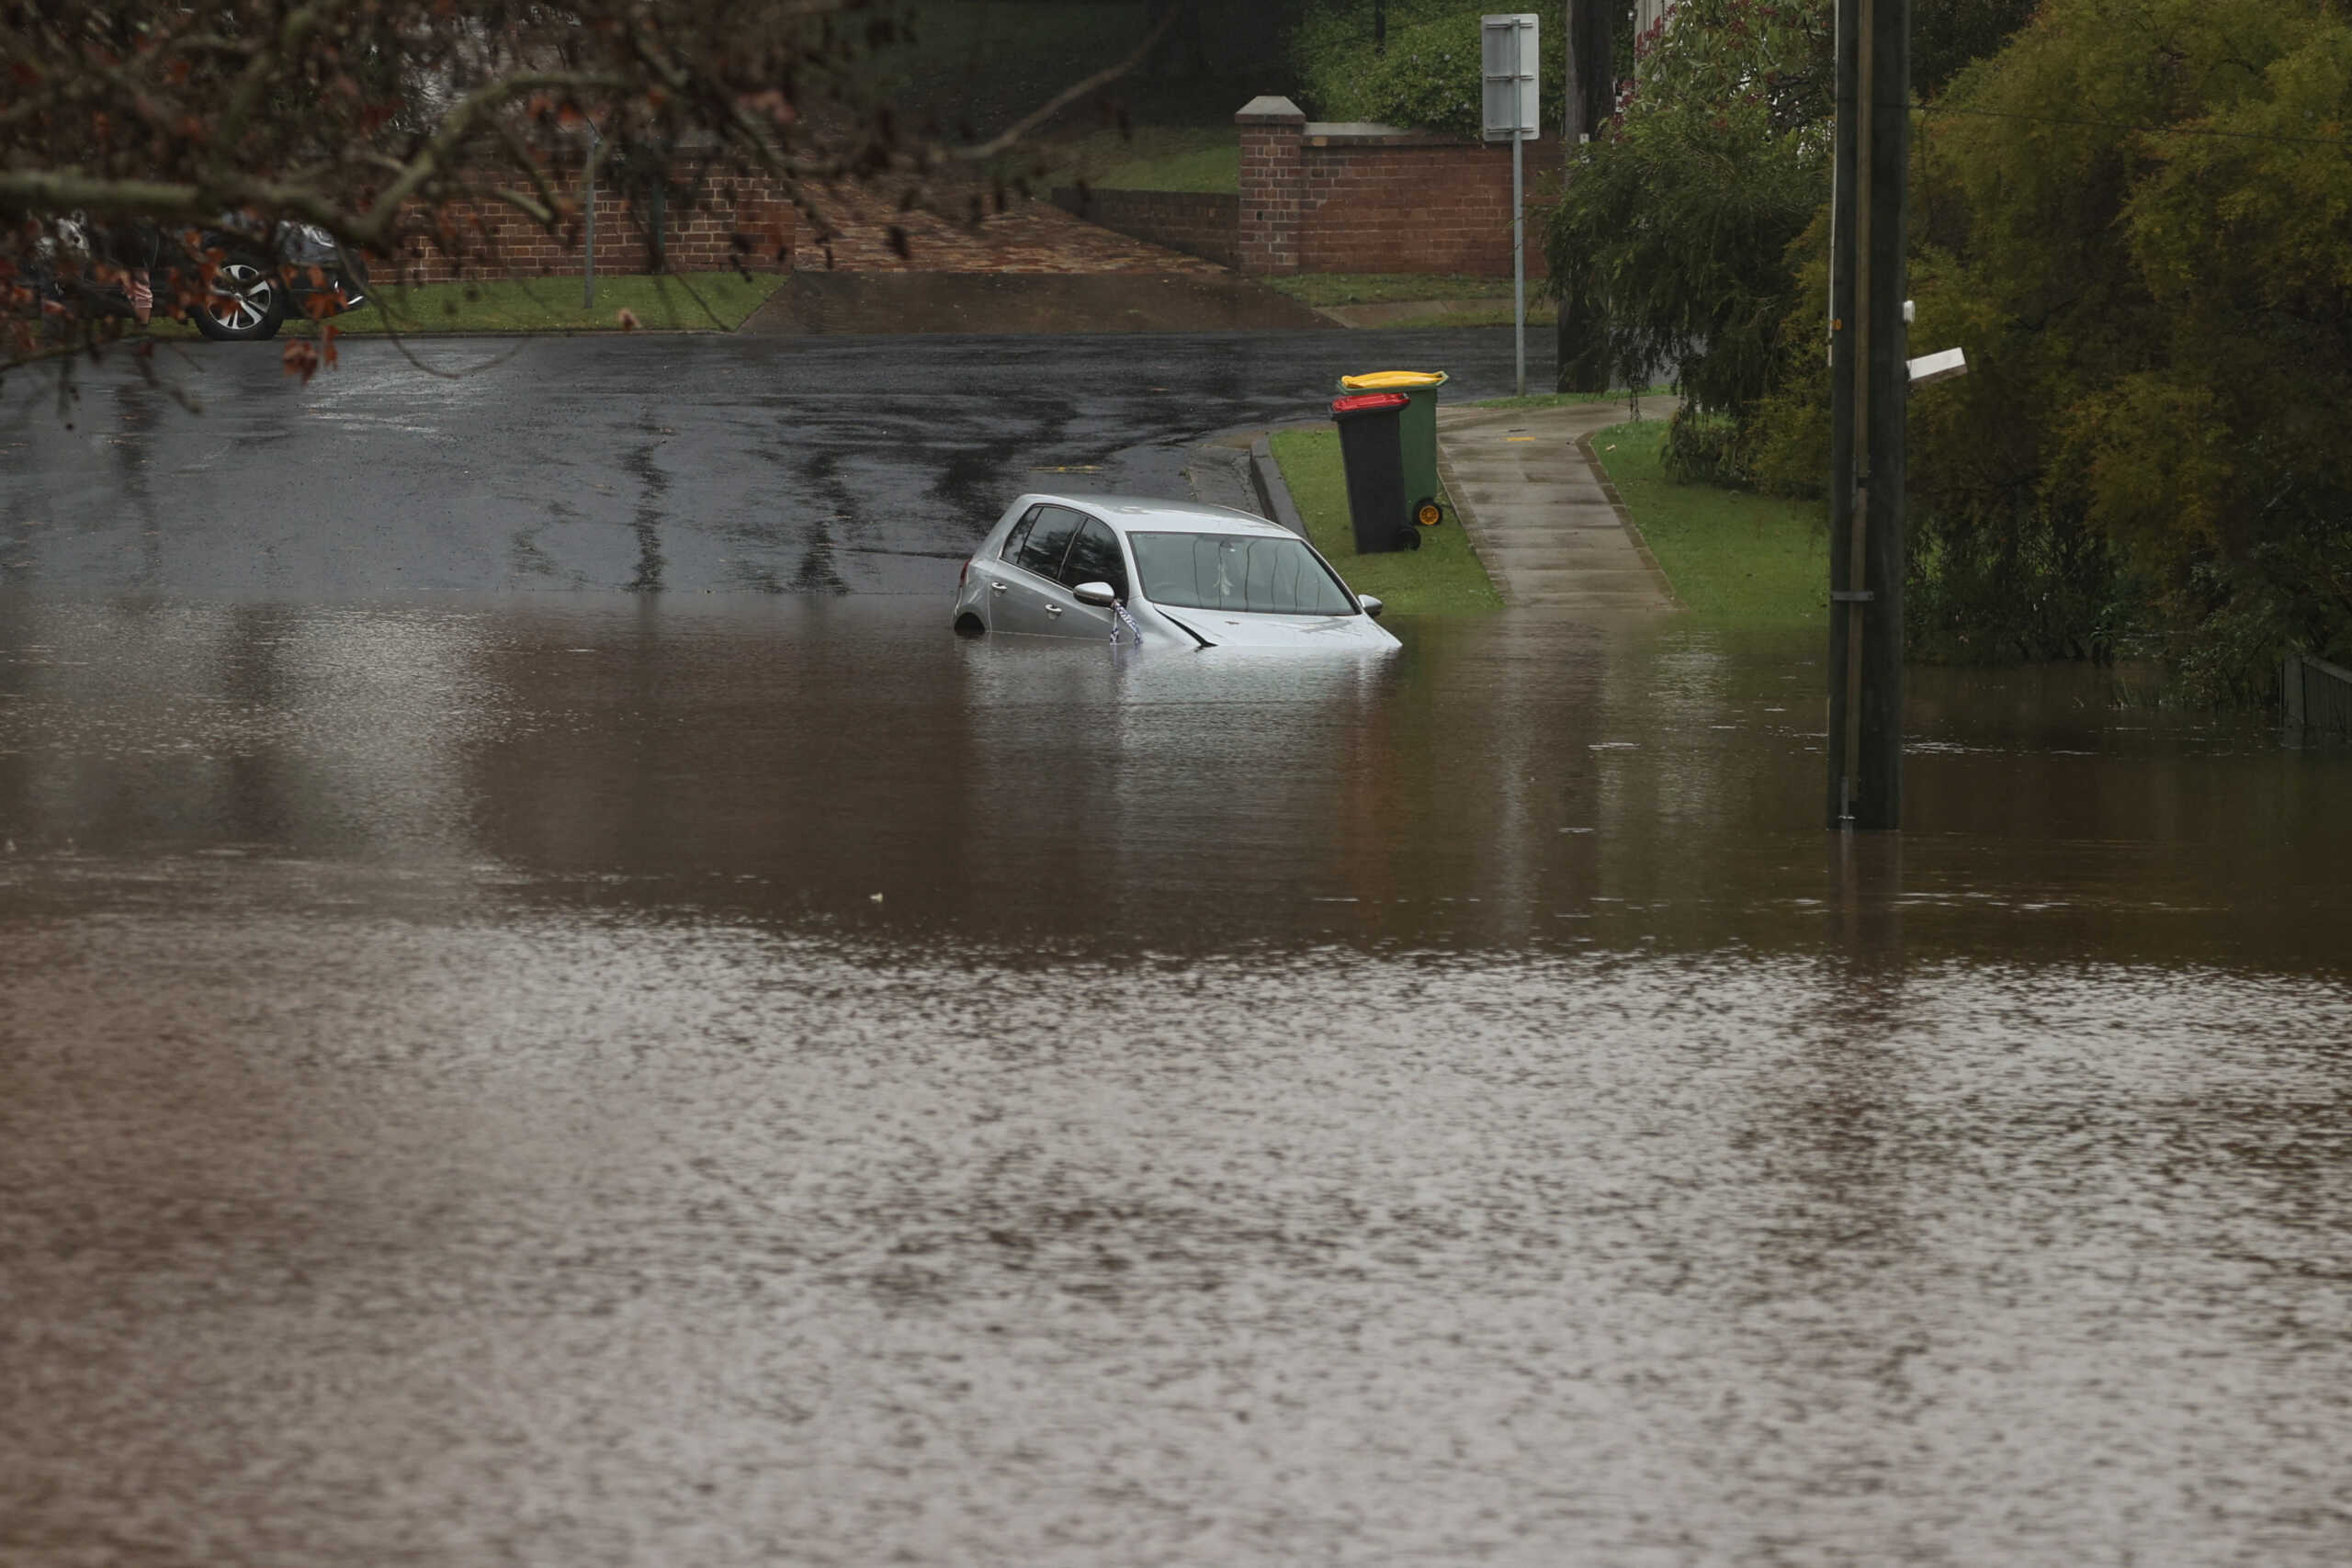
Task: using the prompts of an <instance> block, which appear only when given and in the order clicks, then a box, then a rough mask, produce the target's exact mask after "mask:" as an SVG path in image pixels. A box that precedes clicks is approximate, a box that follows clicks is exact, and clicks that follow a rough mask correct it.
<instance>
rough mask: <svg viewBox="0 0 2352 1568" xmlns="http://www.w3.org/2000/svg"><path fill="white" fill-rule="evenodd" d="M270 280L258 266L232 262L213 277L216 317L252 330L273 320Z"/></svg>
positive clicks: (224, 323) (245, 330)
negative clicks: (270, 308)
mask: <svg viewBox="0 0 2352 1568" xmlns="http://www.w3.org/2000/svg"><path fill="white" fill-rule="evenodd" d="M271 292H272V291H271V288H270V282H269V279H268V278H266V277H264V276H262V275H261V270H260V269H259V268H258V267H253V266H248V265H245V264H244V263H243V262H232V263H230V264H229V265H227V266H224V267H222V268H221V269H220V271H219V272H217V273H215V274H213V276H212V306H211V309H212V319H213V320H214V321H218V322H220V324H221V325H222V326H224V327H229V328H232V329H233V330H234V331H237V332H241V333H248V332H251V331H253V330H254V328H255V327H258V326H260V325H261V324H262V322H263V321H266V320H268V319H269V302H270V295H271Z"/></svg>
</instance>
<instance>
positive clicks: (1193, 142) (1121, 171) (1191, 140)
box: [1032, 125, 1241, 196]
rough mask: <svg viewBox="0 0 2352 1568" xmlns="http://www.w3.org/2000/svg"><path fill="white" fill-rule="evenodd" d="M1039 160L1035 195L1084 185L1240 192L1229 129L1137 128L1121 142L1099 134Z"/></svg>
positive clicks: (1236, 137) (1235, 139) (1237, 152)
mask: <svg viewBox="0 0 2352 1568" xmlns="http://www.w3.org/2000/svg"><path fill="white" fill-rule="evenodd" d="M1042 158H1043V160H1044V162H1045V163H1046V172H1045V173H1044V174H1043V175H1035V176H1033V177H1032V188H1033V189H1036V188H1038V187H1039V186H1044V187H1047V188H1050V187H1051V186H1066V185H1073V184H1075V183H1077V182H1078V181H1080V180H1084V181H1085V182H1086V183H1087V184H1088V185H1090V186H1096V187H1098V188H1100V189H1103V190H1177V191H1210V192H1215V193H1219V194H1222V195H1226V196H1234V195H1238V194H1239V192H1240V190H1241V133H1240V130H1239V129H1238V127H1235V126H1231V125H1223V126H1194V125H1138V126H1136V127H1135V128H1134V130H1133V131H1132V132H1131V133H1129V134H1127V135H1124V136H1123V135H1121V134H1120V133H1119V132H1118V131H1116V130H1101V131H1096V132H1095V133H1094V134H1092V135H1091V136H1085V137H1080V139H1079V140H1077V141H1071V142H1065V143H1062V144H1061V145H1059V146H1056V147H1052V148H1050V149H1049V150H1048V151H1046V152H1044V153H1043V154H1042ZM1040 194H1041V195H1042V194H1043V191H1042V190H1040Z"/></svg>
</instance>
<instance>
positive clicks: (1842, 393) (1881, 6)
mask: <svg viewBox="0 0 2352 1568" xmlns="http://www.w3.org/2000/svg"><path fill="white" fill-rule="evenodd" d="M1910 142H1911V0H1838V133H1837V143H1836V158H1835V166H1836V186H1835V192H1836V194H1835V196H1834V197H1833V198H1832V202H1831V235H1832V238H1831V243H1830V285H1829V380H1830V437H1829V539H1830V549H1829V737H1828V739H1829V744H1828V755H1829V779H1828V786H1829V787H1828V819H1829V826H1830V827H1831V828H1833V829H1849V830H1850V829H1894V828H1899V827H1901V826H1902V823H1903V554H1904V540H1903V533H1904V525H1903V489H1904V449H1903V435H1904V406H1905V400H1906V397H1907V395H1908V391H1909V387H1910V382H1911V379H1912V378H1913V376H1914V375H1915V374H1922V371H1921V370H1919V369H1915V368H1914V367H1911V366H1909V365H1908V364H1907V363H1906V361H1905V355H1904V346H1905V331H1904V329H1905V300H1904V291H1905V279H1904V249H1905V218H1906V211H1905V209H1906V206H1907V202H1908V197H1907V193H1906V190H1905V184H1906V181H1905V173H1906V170H1907V169H1908V166H1909V159H1910ZM1925 363H1926V362H1922V365H1923V367H1924V365H1925Z"/></svg>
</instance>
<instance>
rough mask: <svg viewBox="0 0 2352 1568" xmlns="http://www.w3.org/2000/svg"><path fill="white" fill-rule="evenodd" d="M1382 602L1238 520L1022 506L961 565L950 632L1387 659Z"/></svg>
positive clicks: (1114, 503) (1255, 523) (1128, 504)
mask: <svg viewBox="0 0 2352 1568" xmlns="http://www.w3.org/2000/svg"><path fill="white" fill-rule="evenodd" d="M1379 615H1380V601H1379V600H1377V599H1370V598H1365V597H1363V596H1362V595H1360V594H1357V593H1353V592H1350V591H1349V588H1348V585H1347V584H1346V583H1344V582H1342V581H1340V574H1339V573H1338V572H1336V571H1333V570H1331V565H1330V563H1329V561H1327V560H1325V559H1324V558H1322V557H1321V556H1320V555H1318V554H1317V552H1316V550H1315V547H1313V546H1312V545H1309V544H1308V543H1307V542H1306V540H1304V539H1302V538H1300V537H1299V536H1297V535H1295V534H1294V533H1292V532H1290V531H1289V530H1288V529H1286V528H1282V527H1278V526H1276V525H1273V524H1272V523H1269V522H1267V521H1266V520H1265V519H1264V518H1262V517H1252V516H1250V514H1249V513H1246V512H1233V511H1229V510H1227V508H1225V507H1222V506H1201V505H1195V504H1194V503H1193V502H1182V501H1134V500H1129V499H1127V498H1125V497H1122V496H1103V495H1092V496H1061V495H1024V496H1023V497H1021V498H1020V499H1019V500H1017V501H1015V502H1013V503H1012V505H1011V506H1010V507H1008V508H1006V509H1005V513H1004V515H1003V516H1002V517H1001V518H999V519H997V524H996V526H995V527H993V528H991V529H989V536H988V537H987V538H986V539H983V540H982V541H981V542H980V547H979V548H978V550H976V551H974V552H973V554H972V558H971V559H970V560H967V561H966V562H965V563H964V572H963V577H962V581H961V582H960V583H959V585H958V586H957V589H956V630H957V631H959V632H964V633H967V634H968V635H973V636H977V635H978V634H979V633H982V632H1010V633H1014V634H1023V635H1027V636H1031V637H1081V638H1083V637H1091V638H1092V639H1093V640H1095V641H1097V642H1103V643H1114V642H1115V643H1127V644H1139V645H1145V646H1157V647H1166V648H1182V649H1203V648H1253V649H1305V650H1310V651H1311V650H1318V649H1320V650H1329V651H1334V652H1337V651H1340V650H1343V649H1389V648H1395V647H1397V639H1396V638H1395V637H1391V636H1389V635H1388V633H1387V632H1385V631H1384V630H1383V629H1381V628H1380V627H1379V626H1374V624H1373V622H1374V620H1375V619H1377V618H1378V616H1379Z"/></svg>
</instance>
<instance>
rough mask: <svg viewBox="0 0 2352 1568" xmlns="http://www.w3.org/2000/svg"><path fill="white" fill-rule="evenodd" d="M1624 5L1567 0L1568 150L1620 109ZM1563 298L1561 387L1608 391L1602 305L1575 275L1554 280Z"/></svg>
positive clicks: (1557, 330)
mask: <svg viewBox="0 0 2352 1568" xmlns="http://www.w3.org/2000/svg"><path fill="white" fill-rule="evenodd" d="M1623 8H1624V0H1567V18H1566V20H1567V26H1566V29H1565V30H1566V33H1567V35H1568V37H1567V74H1566V77H1565V78H1564V83H1565V86H1564V90H1563V91H1562V93H1561V95H1560V96H1561V97H1562V99H1563V100H1564V101H1565V103H1566V115H1565V116H1564V117H1563V118H1562V125H1563V127H1564V128H1565V129H1564V134H1563V135H1562V137H1561V141H1562V142H1563V144H1564V149H1565V150H1573V149H1574V148H1575V147H1576V146H1577V144H1578V143H1579V142H1582V141H1589V140H1590V139H1591V138H1593V137H1595V136H1598V135H1600V131H1601V128H1602V127H1603V126H1605V125H1607V124H1608V123H1609V117H1610V116H1611V114H1613V113H1615V112H1616V108H1617V67H1616V62H1615V60H1614V59H1613V58H1612V54H1613V51H1614V48H1615V45H1614V44H1613V43H1612V42H1611V35H1612V34H1613V33H1614V32H1615V31H1616V21H1617V14H1618V12H1620V11H1621V10H1623ZM1552 284H1553V287H1554V288H1555V289H1556V290H1557V291H1558V294H1559V297H1560V314H1559V317H1558V320H1557V324H1556V325H1555V326H1554V328H1553V342H1554V344H1555V348H1556V350H1557V354H1556V356H1555V359H1554V361H1553V363H1554V364H1555V366H1556V367H1557V371H1558V374H1557V387H1558V389H1559V390H1560V391H1563V392H1605V391H1607V390H1608V389H1609V380H1610V377H1609V370H1610V367H1609V363H1608V359H1607V356H1606V355H1604V354H1603V352H1602V349H1601V339H1602V333H1601V321H1600V302H1599V301H1598V300H1596V299H1590V298H1589V297H1588V296H1587V295H1586V294H1585V293H1584V291H1583V290H1581V289H1579V288H1577V286H1576V284H1577V280H1576V279H1575V277H1574V276H1566V277H1555V278H1554V279H1553V280H1552Z"/></svg>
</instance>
